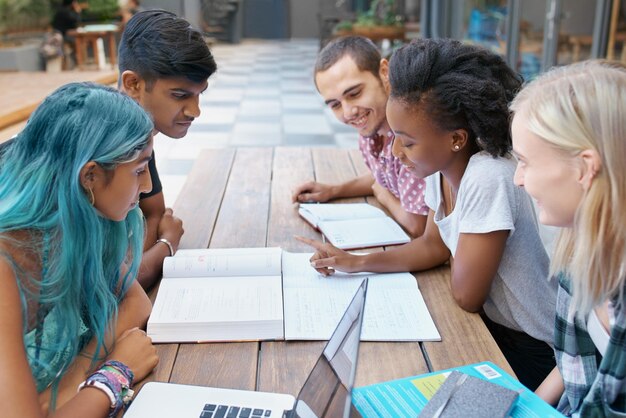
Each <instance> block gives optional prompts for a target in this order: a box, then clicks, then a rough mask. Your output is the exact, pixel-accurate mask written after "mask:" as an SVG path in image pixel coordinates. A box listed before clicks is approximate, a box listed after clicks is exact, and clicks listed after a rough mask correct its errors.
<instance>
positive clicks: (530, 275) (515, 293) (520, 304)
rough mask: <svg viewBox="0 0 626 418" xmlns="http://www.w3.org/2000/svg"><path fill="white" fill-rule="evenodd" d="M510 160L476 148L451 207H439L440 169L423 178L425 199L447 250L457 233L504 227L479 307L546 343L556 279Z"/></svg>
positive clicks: (452, 248) (549, 339)
mask: <svg viewBox="0 0 626 418" xmlns="http://www.w3.org/2000/svg"><path fill="white" fill-rule="evenodd" d="M515 165H516V163H515V161H514V160H513V159H512V158H493V157H492V156H491V155H489V154H487V153H485V152H480V153H477V154H475V155H473V156H472V157H471V158H470V160H469V163H468V165H467V168H466V169H465V174H463V178H462V179H461V185H460V187H459V191H458V193H457V200H456V205H455V207H454V210H453V211H452V213H450V214H449V215H448V216H447V217H446V216H445V213H444V208H443V199H442V195H441V175H440V173H435V174H433V175H431V176H429V177H428V178H426V194H425V200H426V204H427V205H428V207H429V208H431V209H432V210H433V211H434V212H435V223H436V224H437V226H438V227H439V234H440V235H441V238H442V239H443V242H444V243H445V244H446V246H447V247H448V248H449V249H450V253H451V254H452V255H453V256H454V255H455V253H456V247H457V244H458V241H459V234H464V233H468V234H486V233H489V232H493V231H501V230H509V231H510V232H509V237H508V239H507V241H506V246H505V248H504V253H503V254H502V260H501V261H500V266H499V267H498V272H497V275H496V277H495V278H494V280H493V282H492V285H491V291H490V292H489V296H488V297H487V300H486V301H485V304H484V305H483V308H484V310H485V313H486V314H487V316H488V317H489V318H490V319H491V320H492V321H494V322H497V323H499V324H501V325H504V326H506V327H508V328H511V329H514V330H517V331H523V332H525V333H527V334H528V335H530V336H532V337H534V338H536V339H539V340H542V341H545V342H547V343H548V344H550V345H552V344H553V342H552V341H553V338H554V337H553V335H554V315H555V309H556V308H555V302H556V289H557V283H556V281H555V280H551V281H549V280H548V279H547V277H548V268H549V259H548V255H547V254H546V251H545V249H544V246H543V244H542V242H541V239H540V237H539V232H538V229H537V219H536V217H535V212H534V210H533V206H532V201H531V200H530V197H529V196H528V195H527V194H526V192H524V190H522V189H521V188H519V187H517V186H515V185H514V184H513V174H514V173H515ZM485 257H489V254H485Z"/></svg>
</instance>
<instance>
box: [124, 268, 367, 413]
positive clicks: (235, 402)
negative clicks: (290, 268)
mask: <svg viewBox="0 0 626 418" xmlns="http://www.w3.org/2000/svg"><path fill="white" fill-rule="evenodd" d="M367 288H368V280H367V279H365V280H362V281H361V283H359V285H358V287H357V288H356V291H355V292H354V297H352V298H351V301H350V302H349V304H348V305H347V307H346V309H345V310H344V312H343V314H342V316H341V318H340V319H339V321H338V322H337V324H336V326H335V327H334V331H333V332H332V336H331V337H330V340H329V341H328V343H327V344H326V347H324V350H323V351H322V353H321V354H320V356H319V358H318V360H317V362H316V363H315V366H314V367H313V369H312V370H311V372H310V373H309V375H308V377H307V379H306V381H305V382H304V385H303V386H302V388H301V389H300V393H299V394H298V397H297V398H296V399H294V398H293V396H291V395H287V394H279V393H268V392H255V391H244V390H235V389H221V388H211V387H201V386H187V385H178V384H170V383H158V382H149V383H147V384H145V385H144V387H143V388H142V389H141V391H140V392H139V394H138V395H137V397H136V398H135V400H134V401H133V402H132V404H131V405H130V407H129V409H128V411H127V412H126V414H125V415H124V416H125V417H126V418H144V417H150V418H160V417H168V418H169V417H178V418H216V417H229V418H237V417H240V418H272V417H287V418H348V417H360V415H359V413H358V412H357V410H356V408H354V406H353V405H352V402H351V395H352V387H353V385H354V377H355V374H356V366H357V359H358V353H359V341H360V338H359V336H360V334H361V326H362V323H363V317H364V314H363V310H364V309H365V300H366V295H367ZM296 375H299V373H296Z"/></svg>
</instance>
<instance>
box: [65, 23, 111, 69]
mask: <svg viewBox="0 0 626 418" xmlns="http://www.w3.org/2000/svg"><path fill="white" fill-rule="evenodd" d="M119 30H120V28H119V27H118V26H117V25H87V26H84V27H82V28H78V29H72V30H69V31H68V32H67V34H68V35H69V36H72V37H74V40H75V42H76V64H77V65H78V68H80V69H81V70H82V69H84V68H85V64H86V61H87V45H91V49H92V50H93V55H94V61H95V63H96V68H100V64H101V63H100V54H99V50H100V48H99V47H98V39H103V40H106V42H107V43H108V47H109V60H110V63H111V68H113V69H115V68H116V67H115V66H116V65H117V44H116V42H115V35H116V34H117V33H118V32H119ZM102 64H104V63H102Z"/></svg>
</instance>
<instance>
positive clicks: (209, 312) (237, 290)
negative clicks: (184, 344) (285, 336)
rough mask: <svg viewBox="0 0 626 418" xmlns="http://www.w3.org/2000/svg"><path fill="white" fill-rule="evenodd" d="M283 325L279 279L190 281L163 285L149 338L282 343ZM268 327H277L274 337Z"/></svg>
mask: <svg viewBox="0 0 626 418" xmlns="http://www.w3.org/2000/svg"><path fill="white" fill-rule="evenodd" d="M282 320H283V304H282V283H281V278H280V275H278V276H272V277H266V276H254V277H243V276H238V277H226V278H218V279H216V280H203V279H202V278H189V277H187V278H179V279H177V280H164V281H162V282H161V285H160V287H159V291H158V295H157V299H156V301H155V304H154V307H153V309H152V313H151V315H150V319H149V320H148V335H150V336H151V337H152V338H153V340H154V341H155V342H163V341H198V340H204V339H206V340H209V339H214V340H229V339H231V338H232V336H235V337H234V338H235V339H240V340H254V339H264V338H282V331H283V327H282ZM267 325H272V326H273V325H276V327H274V328H275V329H273V330H272V333H273V334H271V335H267V334H265V332H266V331H267ZM264 326H265V328H264ZM234 330H236V331H237V333H234V332H233V331H234ZM220 333H221V334H220Z"/></svg>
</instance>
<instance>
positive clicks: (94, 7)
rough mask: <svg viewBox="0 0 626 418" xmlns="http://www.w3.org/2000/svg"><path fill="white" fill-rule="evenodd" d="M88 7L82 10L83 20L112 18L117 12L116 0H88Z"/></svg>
mask: <svg viewBox="0 0 626 418" xmlns="http://www.w3.org/2000/svg"><path fill="white" fill-rule="evenodd" d="M88 3H89V7H88V8H87V9H85V10H83V12H82V15H83V20H84V21H99V22H101V21H104V20H113V19H115V18H116V17H117V15H118V12H119V4H118V2H117V0H89V1H88Z"/></svg>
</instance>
